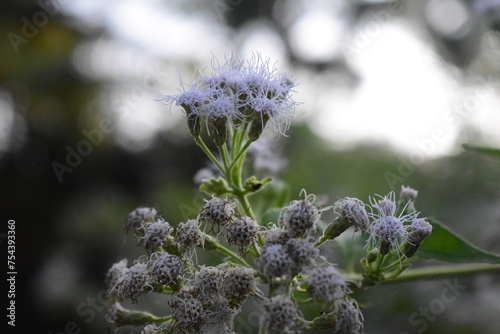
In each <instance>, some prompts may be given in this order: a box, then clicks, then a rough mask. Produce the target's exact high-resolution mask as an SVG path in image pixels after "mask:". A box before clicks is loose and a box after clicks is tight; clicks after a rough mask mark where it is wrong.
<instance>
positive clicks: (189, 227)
mask: <svg viewBox="0 0 500 334" xmlns="http://www.w3.org/2000/svg"><path fill="white" fill-rule="evenodd" d="M199 225H200V223H199V222H198V221H197V220H196V219H189V220H187V221H186V222H184V223H180V224H179V225H177V227H176V229H175V230H176V238H175V241H176V242H177V245H178V247H179V250H180V251H181V252H182V253H184V252H186V251H191V250H193V249H194V247H195V246H196V245H199V244H200V243H201V231H200V228H199Z"/></svg>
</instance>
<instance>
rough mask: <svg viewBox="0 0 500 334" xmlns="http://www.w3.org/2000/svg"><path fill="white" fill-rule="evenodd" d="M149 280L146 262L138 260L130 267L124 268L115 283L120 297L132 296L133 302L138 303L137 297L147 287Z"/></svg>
mask: <svg viewBox="0 0 500 334" xmlns="http://www.w3.org/2000/svg"><path fill="white" fill-rule="evenodd" d="M147 280H148V271H147V266H146V264H144V263H141V262H137V263H136V264H134V265H133V266H132V267H130V268H129V269H124V270H123V271H122V274H121V276H120V277H119V278H118V281H117V283H116V285H115V290H116V292H117V293H118V297H119V298H120V299H125V298H130V299H131V300H132V302H134V303H137V297H138V296H139V295H140V294H141V292H142V290H143V289H144V287H146V284H147Z"/></svg>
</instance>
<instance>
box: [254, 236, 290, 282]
mask: <svg viewBox="0 0 500 334" xmlns="http://www.w3.org/2000/svg"><path fill="white" fill-rule="evenodd" d="M255 261H256V262H257V265H258V268H259V271H260V272H261V273H262V274H263V275H264V276H265V277H267V278H276V277H281V276H283V275H289V274H290V273H291V272H292V270H293V268H294V266H295V265H294V263H293V260H292V259H291V257H290V255H289V254H288V251H287V247H286V246H284V245H280V244H275V245H269V246H267V247H264V248H263V250H262V252H261V254H260V257H258V258H257V259H256V260H255Z"/></svg>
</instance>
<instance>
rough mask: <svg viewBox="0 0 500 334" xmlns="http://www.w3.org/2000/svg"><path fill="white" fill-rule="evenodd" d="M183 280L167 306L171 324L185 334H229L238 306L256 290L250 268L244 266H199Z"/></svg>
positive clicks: (238, 309) (238, 310)
mask: <svg viewBox="0 0 500 334" xmlns="http://www.w3.org/2000/svg"><path fill="white" fill-rule="evenodd" d="M186 283H187V284H186V285H185V286H184V287H183V288H182V290H181V291H180V292H179V293H178V294H177V295H176V296H174V297H173V298H172V299H171V300H170V302H169V305H170V306H171V307H172V316H173V320H174V326H175V327H177V328H179V329H180V330H181V331H182V332H187V333H197V332H198V331H200V330H202V329H203V330H204V331H207V332H211V333H232V332H231V330H232V329H233V320H234V317H235V316H236V315H237V314H238V313H239V312H240V306H241V305H242V303H243V302H244V301H245V299H246V298H247V297H248V296H249V295H253V294H255V293H256V291H257V290H256V289H257V288H256V283H255V276H254V273H253V270H252V269H250V268H246V267H227V268H218V267H212V266H201V267H199V268H198V270H197V271H196V272H195V274H194V277H193V278H191V279H186Z"/></svg>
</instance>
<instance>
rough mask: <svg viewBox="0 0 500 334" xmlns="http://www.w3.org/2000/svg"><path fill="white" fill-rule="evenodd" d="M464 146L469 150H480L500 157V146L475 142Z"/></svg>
mask: <svg viewBox="0 0 500 334" xmlns="http://www.w3.org/2000/svg"><path fill="white" fill-rule="evenodd" d="M462 147H463V148H464V149H466V150H468V151H474V152H479V153H483V154H487V155H491V156H495V157H497V158H500V148H494V147H486V146H481V145H475V144H463V145H462Z"/></svg>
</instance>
